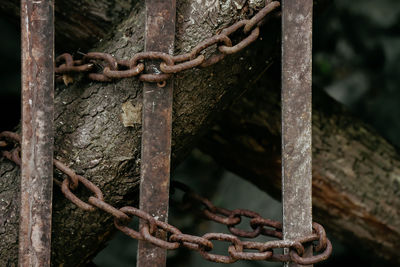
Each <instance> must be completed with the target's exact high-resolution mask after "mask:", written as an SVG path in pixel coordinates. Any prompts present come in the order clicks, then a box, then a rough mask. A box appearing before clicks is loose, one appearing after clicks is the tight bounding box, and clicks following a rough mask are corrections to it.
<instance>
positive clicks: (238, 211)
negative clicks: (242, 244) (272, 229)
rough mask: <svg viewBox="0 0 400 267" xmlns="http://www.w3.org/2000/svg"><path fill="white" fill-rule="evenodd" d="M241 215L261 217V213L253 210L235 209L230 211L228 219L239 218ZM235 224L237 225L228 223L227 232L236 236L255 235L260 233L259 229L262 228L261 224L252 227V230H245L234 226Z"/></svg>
mask: <svg viewBox="0 0 400 267" xmlns="http://www.w3.org/2000/svg"><path fill="white" fill-rule="evenodd" d="M241 216H245V217H248V218H253V219H254V218H261V215H260V214H258V213H257V212H254V211H251V210H241V209H236V210H233V211H232V212H231V214H230V215H229V219H233V218H240V217H241ZM235 225H237V224H231V225H228V229H229V232H231V233H232V234H234V235H236V236H240V237H247V238H254V237H257V236H259V235H260V233H261V229H262V227H261V226H258V227H256V228H253V229H254V230H253V231H246V230H242V229H238V228H236V227H235Z"/></svg>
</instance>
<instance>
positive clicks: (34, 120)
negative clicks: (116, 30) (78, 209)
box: [19, 0, 54, 267]
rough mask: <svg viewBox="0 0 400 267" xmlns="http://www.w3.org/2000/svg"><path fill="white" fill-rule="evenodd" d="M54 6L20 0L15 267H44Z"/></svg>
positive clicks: (49, 1)
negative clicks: (18, 189) (18, 209)
mask: <svg viewBox="0 0 400 267" xmlns="http://www.w3.org/2000/svg"><path fill="white" fill-rule="evenodd" d="M53 19H54V4H53V1H52V0H37V1H30V0H22V1H21V37H22V38H21V42H22V144H21V148H22V166H21V167H22V171H21V212H20V232H19V266H24V267H25V266H50V242H51V209H52V204H51V201H52V190H53V187H52V186H53V182H52V179H53V141H54V135H53V116H54V115H53V109H54V108H53V99H54V92H53V91H54V90H53V89H54V88H53V87H54V78H53V64H54V63H53V58H54V52H53V51H54V28H53V25H54V23H53Z"/></svg>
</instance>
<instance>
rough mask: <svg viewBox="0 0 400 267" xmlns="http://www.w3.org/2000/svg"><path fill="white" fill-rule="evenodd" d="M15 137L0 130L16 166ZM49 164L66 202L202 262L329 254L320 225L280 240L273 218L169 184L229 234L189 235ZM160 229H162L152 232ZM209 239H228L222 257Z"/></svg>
mask: <svg viewBox="0 0 400 267" xmlns="http://www.w3.org/2000/svg"><path fill="white" fill-rule="evenodd" d="M20 142H21V138H20V136H19V135H18V134H16V133H13V132H1V133H0V151H1V155H2V156H3V157H5V158H7V159H9V160H11V161H13V162H15V163H16V164H18V165H20V164H21V158H20V153H19V152H20V148H19V144H20ZM54 166H55V167H56V168H57V169H58V170H60V171H61V172H62V173H64V174H65V175H66V176H67V178H66V179H64V181H62V182H60V181H57V180H55V179H54V182H55V183H56V184H58V185H60V186H61V191H62V192H63V194H64V195H65V197H66V198H68V199H69V200H70V201H71V202H72V203H74V204H75V205H76V206H77V207H79V208H80V209H82V210H85V211H89V212H92V211H95V210H96V209H101V210H103V211H105V212H107V213H108V214H110V215H112V216H113V217H114V225H115V227H116V228H117V229H119V230H120V231H121V232H123V233H124V234H126V235H128V236H130V237H132V238H134V239H138V240H146V241H148V242H150V243H152V244H154V245H156V246H158V247H161V248H164V249H177V248H179V247H185V248H188V249H191V250H195V251H198V252H199V254H200V255H201V256H202V257H203V258H205V259H206V260H209V261H213V262H219V263H233V262H236V261H238V260H263V261H279V262H289V261H293V262H295V263H297V264H300V265H310V264H315V263H318V262H321V261H323V260H325V259H327V258H328V257H329V256H330V254H331V253H332V244H331V242H330V241H329V240H328V238H327V237H326V233H325V230H324V228H323V227H322V226H321V225H320V224H318V223H315V222H314V223H313V233H312V234H311V235H308V236H304V237H301V238H299V239H296V240H281V239H282V224H281V223H280V222H277V221H273V220H270V219H266V218H263V217H261V215H259V214H258V213H256V212H254V211H250V210H245V209H235V210H228V209H224V208H219V207H216V206H214V204H213V203H212V202H211V201H210V200H208V199H206V198H204V197H202V196H200V195H198V194H196V193H195V192H193V191H192V190H191V189H190V188H189V187H188V186H187V185H185V184H182V183H180V182H172V183H171V188H172V190H171V192H172V193H174V192H176V190H180V191H182V192H183V197H182V200H181V201H176V200H175V203H178V206H180V207H182V208H183V209H189V208H198V207H203V208H202V209H200V210H201V213H202V214H203V215H204V216H205V217H206V218H208V219H210V220H212V221H215V222H217V223H220V224H224V225H226V226H227V228H228V230H229V231H230V232H231V234H224V233H207V234H205V235H203V236H201V237H200V236H194V235H189V234H184V233H182V232H181V231H180V230H179V229H178V228H176V227H174V226H173V225H171V224H168V223H166V222H162V221H159V220H157V219H155V218H154V217H153V216H151V215H150V214H148V213H146V212H144V211H142V210H140V209H137V208H135V207H130V206H127V207H122V208H120V209H117V208H115V207H113V206H112V205H110V204H109V203H107V202H105V201H104V197H103V193H102V192H101V190H100V188H99V187H97V186H96V185H94V184H93V183H92V182H90V181H89V180H87V179H86V178H85V177H83V176H80V175H77V174H76V173H75V172H74V171H73V170H72V169H71V168H69V167H67V166H66V165H64V164H63V163H61V162H60V161H58V160H54ZM79 184H82V185H83V186H84V187H86V188H87V189H89V190H90V191H92V192H93V194H94V196H90V197H89V199H88V201H87V202H85V201H83V200H81V199H80V198H79V197H77V196H76V195H75V194H74V193H73V192H72V191H71V190H74V189H76V188H77V186H78V185H79ZM133 217H137V218H139V219H140V220H142V221H144V222H145V223H144V226H143V227H142V228H141V229H140V230H139V231H136V230H133V229H131V228H129V227H128V226H127V225H128V223H129V221H131V219H132V218H133ZM242 217H247V218H250V223H249V224H250V228H251V229H252V230H242V229H238V228H236V226H237V225H238V224H240V223H241V221H242ZM157 230H162V231H157ZM160 232H161V233H163V235H162V236H154V235H155V233H160ZM260 235H262V236H268V237H273V238H278V239H280V240H273V241H267V242H258V241H242V240H240V239H239V237H243V238H255V237H257V236H260ZM212 240H214V241H223V242H228V243H230V245H229V247H228V256H227V255H218V254H214V253H212V250H213V248H214V245H213V243H212V242H211V241H212ZM310 244H313V250H314V255H311V256H304V250H305V249H304V246H305V245H310ZM279 248H287V249H289V254H285V255H283V254H279V253H278V252H276V251H274V250H276V249H279Z"/></svg>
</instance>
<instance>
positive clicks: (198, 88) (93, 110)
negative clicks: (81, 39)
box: [0, 0, 279, 266]
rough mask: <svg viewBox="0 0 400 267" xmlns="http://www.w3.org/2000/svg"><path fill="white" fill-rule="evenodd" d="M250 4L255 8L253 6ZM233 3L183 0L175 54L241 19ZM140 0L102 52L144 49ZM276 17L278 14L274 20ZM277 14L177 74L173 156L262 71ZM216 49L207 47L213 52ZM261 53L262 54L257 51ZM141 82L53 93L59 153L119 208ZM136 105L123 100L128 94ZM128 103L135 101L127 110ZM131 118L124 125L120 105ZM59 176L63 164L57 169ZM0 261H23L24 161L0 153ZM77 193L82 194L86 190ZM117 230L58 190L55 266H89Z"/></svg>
mask: <svg viewBox="0 0 400 267" xmlns="http://www.w3.org/2000/svg"><path fill="white" fill-rule="evenodd" d="M248 4H249V9H250V10H252V9H259V8H261V7H263V6H264V1H263V0H257V1H248ZM250 10H249V11H250ZM240 15H241V10H240V9H237V8H236V6H235V5H229V4H224V5H219V3H218V2H216V1H191V0H186V1H179V3H178V9H177V34H176V42H175V43H176V47H175V53H176V54H179V53H183V52H187V51H189V50H190V49H191V48H193V47H194V46H195V45H196V44H197V43H199V42H200V41H202V40H204V39H206V38H207V37H211V36H212V35H214V34H215V33H216V32H217V31H218V30H219V29H222V28H224V27H225V26H227V25H230V24H232V23H233V22H235V21H237V20H238V19H239V16H240ZM144 21H145V20H144V7H143V3H142V1H140V3H138V4H137V5H136V6H135V7H134V9H133V10H132V13H131V14H130V15H129V17H127V18H126V19H125V20H124V21H123V22H122V23H121V24H120V25H119V26H118V27H116V29H117V30H116V31H115V32H114V35H113V36H109V37H108V38H103V41H102V42H100V44H99V45H98V47H97V48H96V49H95V50H96V51H104V52H108V53H111V54H113V55H115V56H116V57H117V58H120V59H125V58H131V57H132V56H133V54H134V53H136V52H140V51H142V49H143V37H142V36H143V34H144ZM272 22H274V21H272ZM278 25H279V20H276V21H275V22H274V25H271V26H268V25H266V26H265V27H264V30H266V32H268V35H264V37H263V38H262V41H261V40H260V41H258V42H257V43H256V44H255V45H252V46H251V47H249V48H248V49H246V50H244V51H243V52H242V53H239V54H236V55H232V56H230V57H228V58H226V59H225V60H223V61H222V62H221V63H220V64H217V65H214V66H212V67H208V68H206V69H193V70H188V71H186V72H184V73H180V74H177V75H175V90H174V113H173V129H174V130H173V140H172V142H173V148H172V149H173V152H172V159H173V164H174V165H176V164H178V163H179V162H180V161H181V160H182V159H183V158H184V157H185V156H186V155H187V153H188V152H190V150H191V149H192V147H193V146H194V145H195V143H196V140H197V139H198V136H199V134H200V133H202V132H204V131H205V130H206V129H208V128H209V126H210V125H211V123H212V122H213V118H214V117H215V114H218V113H220V112H221V111H222V110H223V109H225V108H226V107H227V106H228V105H229V104H230V103H231V102H232V100H233V99H234V98H236V97H237V96H238V95H240V94H241V93H242V88H241V86H239V84H240V82H241V81H242V80H243V79H244V78H246V80H247V81H249V80H251V79H252V77H256V76H257V75H258V74H259V73H260V71H261V70H262V69H263V68H265V66H266V64H267V63H265V62H266V61H268V60H270V58H271V57H272V54H273V53H272V51H273V50H274V49H276V48H277V46H276V45H277V40H278V36H279V27H278ZM213 52H215V49H211V51H208V52H207V55H209V54H210V53H213ZM260 59H263V60H260ZM141 88H142V84H141V83H140V82H138V80H137V79H123V80H119V81H115V82H113V83H109V84H104V83H92V82H89V81H87V80H85V79H82V80H76V81H75V83H74V84H73V85H72V86H70V87H65V86H60V87H58V88H57V90H56V93H55V108H56V112H55V131H56V133H55V136H56V138H55V157H56V158H57V159H59V160H61V161H62V162H64V163H65V164H66V165H68V166H71V167H72V168H73V169H75V170H76V171H77V172H78V173H79V174H81V175H84V176H85V177H86V178H88V179H89V180H90V181H92V182H93V183H94V184H96V185H98V186H99V187H100V188H101V189H102V191H103V194H104V196H105V201H107V202H108V203H110V204H112V205H115V206H117V207H122V206H125V205H135V204H136V201H137V196H138V192H137V190H138V183H139V173H140V172H139V169H140V137H141V124H140V118H141V115H140V107H141V99H142V97H141ZM129 102H130V104H127V103H129ZM129 105H132V106H133V107H134V108H133V109H132V108H130V109H126V107H127V106H129ZM124 112H125V115H126V116H128V117H130V118H131V119H132V121H133V126H132V127H125V126H124V124H123V122H122V121H121V120H120V118H121V114H122V113H124ZM55 175H56V177H57V178H59V179H62V178H65V177H60V176H61V175H60V174H59V173H56V174H55ZM0 176H1V177H0V197H1V198H0V199H1V202H0V208H1V210H2V212H3V216H2V217H1V218H0V226H1V228H0V229H1V237H2V240H3V242H2V243H1V245H0V266H9V265H13V264H15V263H16V261H17V233H18V217H19V207H18V205H19V197H18V195H19V179H18V177H19V169H18V168H17V167H16V166H14V165H13V164H12V163H10V162H8V161H7V160H4V159H1V160H0ZM81 188H82V187H80V188H78V190H76V194H77V195H78V196H80V197H81V198H82V199H83V200H86V199H87V198H88V196H89V195H90V192H86V191H85V190H82V189H81ZM113 231H114V226H113V223H112V218H111V217H110V216H109V215H107V214H105V213H104V212H102V211H95V212H92V213H87V212H84V211H82V210H80V209H79V208H77V207H76V206H75V205H74V204H72V203H71V202H69V201H68V200H66V199H65V197H64V196H63V195H62V193H61V192H60V190H58V189H57V188H56V189H55V191H54V203H53V231H52V263H53V265H55V266H58V265H64V266H78V265H84V264H85V263H86V262H87V261H88V260H89V259H90V258H91V257H92V256H93V255H95V254H96V253H97V251H98V250H100V249H101V248H102V247H103V246H104V243H105V242H106V241H107V240H108V239H109V238H110V235H111V234H112V232H113Z"/></svg>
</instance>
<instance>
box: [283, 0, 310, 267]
mask: <svg viewBox="0 0 400 267" xmlns="http://www.w3.org/2000/svg"><path fill="white" fill-rule="evenodd" d="M312 7H313V2H312V0H303V1H293V0H283V1H282V179H283V181H282V197H283V237H284V239H296V238H300V237H301V236H305V235H309V234H311V233H312V196H311V181H312V176H311V164H312V163H311V153H312V151H311V81H312V77H311V62H312V42H311V41H312ZM286 253H287V251H286ZM310 253H312V247H311V246H309V247H308V248H306V252H305V255H310ZM285 265H286V266H299V265H298V264H296V263H290V264H289V263H286V264H285Z"/></svg>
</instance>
